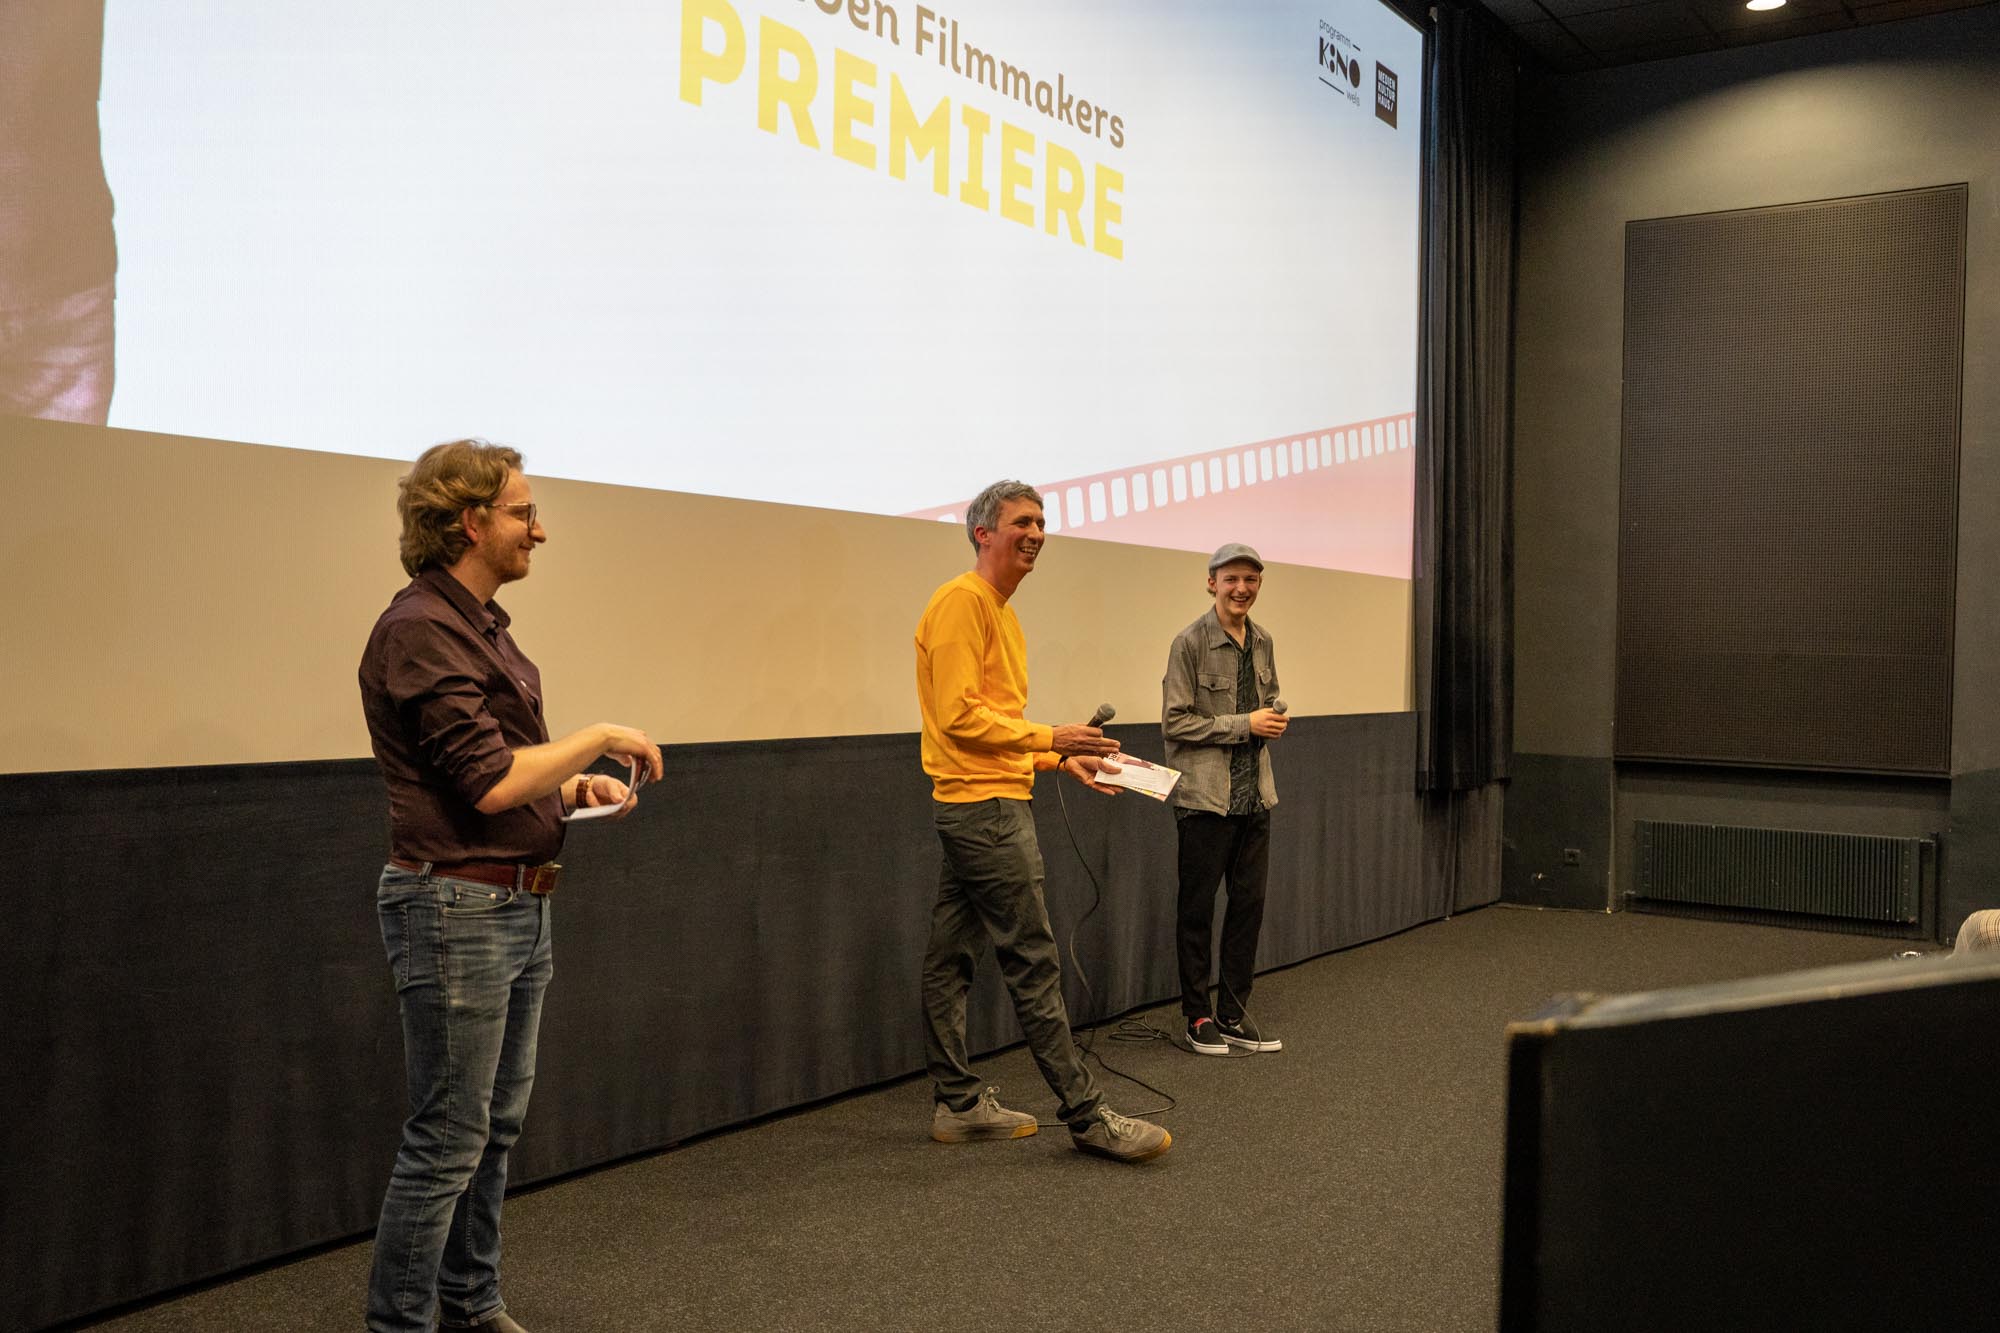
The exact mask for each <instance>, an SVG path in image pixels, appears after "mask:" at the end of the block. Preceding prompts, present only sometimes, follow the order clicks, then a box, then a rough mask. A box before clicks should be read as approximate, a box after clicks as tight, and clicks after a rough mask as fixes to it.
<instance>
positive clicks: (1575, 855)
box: [1563, 847, 1583, 866]
mask: <svg viewBox="0 0 2000 1333" xmlns="http://www.w3.org/2000/svg"><path fill="white" fill-rule="evenodd" d="M1563 864H1564V865H1565V866H1580V865H1582V864H1583V849H1582V848H1581V847H1565V848H1563Z"/></svg>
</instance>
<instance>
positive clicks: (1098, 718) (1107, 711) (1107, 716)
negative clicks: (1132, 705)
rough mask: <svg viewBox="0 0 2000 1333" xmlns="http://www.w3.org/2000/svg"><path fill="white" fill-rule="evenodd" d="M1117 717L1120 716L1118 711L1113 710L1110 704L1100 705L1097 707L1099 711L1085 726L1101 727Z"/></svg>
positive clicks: (1093, 714)
mask: <svg viewBox="0 0 2000 1333" xmlns="http://www.w3.org/2000/svg"><path fill="white" fill-rule="evenodd" d="M1117 716H1118V710H1117V709H1115V708H1113V707H1112V706H1111V705H1110V704H1099V705H1097V711H1096V712H1095V713H1092V714H1091V715H1090V721H1088V722H1086V723H1084V724H1083V725H1084V726H1086V727H1101V726H1103V725H1104V724H1105V723H1106V722H1109V721H1110V720H1111V719H1112V718H1114V717H1117Z"/></svg>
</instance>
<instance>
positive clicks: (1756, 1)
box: [1743, 0, 1785, 9]
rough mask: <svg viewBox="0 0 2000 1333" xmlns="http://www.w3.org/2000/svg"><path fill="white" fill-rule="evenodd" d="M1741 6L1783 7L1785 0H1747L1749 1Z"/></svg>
mask: <svg viewBox="0 0 2000 1333" xmlns="http://www.w3.org/2000/svg"><path fill="white" fill-rule="evenodd" d="M1743 7H1744V8H1745V9H1783V8H1784V7H1785V0H1749V3H1748V4H1746V5H1744V6H1743Z"/></svg>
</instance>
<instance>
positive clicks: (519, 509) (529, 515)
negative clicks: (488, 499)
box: [486, 500, 535, 528]
mask: <svg viewBox="0 0 2000 1333" xmlns="http://www.w3.org/2000/svg"><path fill="white" fill-rule="evenodd" d="M486 507H487V508H488V509H504V510H506V511H507V512H508V513H510V514H512V515H513V516H514V517H515V518H518V519H520V520H521V521H522V522H524V523H526V524H527V525H528V526H529V527H531V528H532V527H534V526H535V506H534V505H533V504H531V503H529V502H527V501H525V500H524V501H522V502H521V503H519V504H510V505H503V504H489V505H487V506H486Z"/></svg>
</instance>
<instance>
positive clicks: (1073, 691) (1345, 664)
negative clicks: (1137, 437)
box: [0, 418, 1410, 773]
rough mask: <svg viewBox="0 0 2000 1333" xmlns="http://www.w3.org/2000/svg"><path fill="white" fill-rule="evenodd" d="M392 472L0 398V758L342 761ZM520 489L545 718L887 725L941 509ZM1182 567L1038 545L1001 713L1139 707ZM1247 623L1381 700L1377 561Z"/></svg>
mask: <svg viewBox="0 0 2000 1333" xmlns="http://www.w3.org/2000/svg"><path fill="white" fill-rule="evenodd" d="M412 452H413V453H414V452H415V450H412ZM525 452H526V453H527V456H528V468H529V473H530V476H531V477H532V476H533V473H534V465H535V457H534V451H533V448H532V446H531V445H530V446H529V447H527V449H526V450H525ZM404 470H405V465H404V464H402V463H397V462H385V461H381V460H376V459H365V458H353V457H347V456H344V455H334V454H319V453H308V452H302V451H297V450H290V449H275V448H264V447H259V446H253V445H239V444H225V443H219V442H215V441H208V440H194V439H187V438H183V437H179V436H164V435H148V434H140V433H136V432H127V431H107V430H98V429H93V428H88V427H80V426H67V425H61V424H56V423H50V422H41V421H27V420H22V419H19V418H0V476H4V478H5V482H6V484H5V487H4V495H5V503H6V506H7V514H6V522H5V524H4V526H0V534H4V535H0V555H3V556H4V558H0V610H4V615H5V620H6V630H5V647H4V649H0V698H4V699H5V701H6V703H5V708H4V712H0V772H7V773H30V772H46V771H63V770H75V769H101V768H139V767H152V766H159V765H182V764H226V763H249V762H275V761H287V760H302V759H334V758H352V757H356V756H362V755H366V754H367V753H368V737H367V732H366V730H365V729H364V728H363V726H362V723H361V711H360V706H359V702H358V699H357V695H356V687H355V674H354V673H355V666H356V664H357V662H358V660H359V657H360V653H361V647H362V644H363V642H364V640H365V639H366V637H367V634H368V629H369V626H370V625H371V624H372V623H373V622H374V619H375V617H376V616H377V615H378V614H379V613H380V612H381V610H382V607H383V606H384V605H385V604H386V603H387V601H388V599H389V597H390V596H391V595H392V594H393V593H394V592H395V591H396V589H397V588H399V587H401V586H402V585H403V583H404V582H405V578H404V575H403V572H402V569H401V566H400V565H399V564H398V563H397V560H396V518H395V512H394V501H395V482H396V478H397V476H399V475H400V474H401V473H402V472H403V471H404ZM1003 470H1004V465H1003ZM535 496H536V499H537V500H538V501H539V502H540V504H541V506H542V513H543V523H544V526H546V527H547V528H548V530H549V534H550V540H549V544H548V546H547V547H546V548H544V550H543V551H542V552H541V553H540V554H538V555H537V557H536V562H535V563H536V570H535V574H534V576H533V577H532V578H530V579H528V580H527V581H525V582H524V583H521V584H517V585H515V586H513V587H511V588H508V589H506V590H505V591H503V593H502V594H501V601H502V603H503V604H504V605H505V606H506V607H507V608H508V610H509V611H510V612H511V613H512V614H513V616H514V618H515V634H516V637H517V638H518V639H519V640H520V642H521V644H522V646H523V648H524V649H525V650H526V651H527V652H528V654H529V655H530V656H531V657H533V658H534V659H535V661H536V662H537V664H538V665H539V666H540V667H541V669H542V675H543V680H544V683H545V686H546V689H547V694H548V698H549V723H550V726H551V728H552V729H553V730H555V731H556V732H562V731H565V730H568V729H571V728H574V727H577V726H581V725H583V724H585V723H588V722H592V721H597V720H612V721H620V722H627V723H630V724H633V725H636V726H642V727H645V728H646V729H648V730H649V731H651V732H652V734H653V735H654V737H655V738H656V739H659V740H662V741H664V742H667V743H669V744H671V743H674V742H692V741H722V740H763V739H770V738H773V737H783V736H838V735H860V734H869V733H883V732H904V731H914V730H915V729H916V725H917V720H916V718H917V714H916V704H915V701H914V699H913V697H912V692H913V684H912V681H913V676H912V671H913V661H912V650H911V645H910V635H911V632H912V630H913V628H914V626H915V624H916V620H917V616H918V614H919V613H920V612H921V611H922V609H923V604H924V601H925V599H926V598H927V597H928V596H929V594H930V592H931V590H932V589H933V588H934V587H936V586H937V585H938V584H939V583H942V582H943V581H944V580H946V579H948V578H950V577H952V576H953V575H954V574H957V573H959V572H960V571H962V570H964V569H966V568H969V567H970V563H971V548H970V547H969V546H968V545H967V543H966V540H965V536H964V532H963V529H962V528H958V527H955V526H954V527H945V526H944V525H927V524H921V523H915V522H911V521H909V520H906V519H894V518H878V517H869V516H863V515H854V514H843V513H837V512H834V511H830V510H817V509H802V508H796V507H792V506H785V505H771V504H756V503H750V502H747V501H741V500H721V499H713V498H709V497H705V496H694V495H681V494H674V493H668V492H660V491H646V490H634V489H629V488H625V487H617V486H603V485H594V484H589V483H583V482H568V481H556V480H551V479H547V478H538V479H536V480H535ZM1245 536H1246V537H1247V538H1248V539H1249V540H1250V541H1252V542H1253V543H1254V542H1255V540H1256V534H1254V533H1247V534H1245ZM1202 563H1203V562H1202V560H1201V558H1200V557H1199V556H1195V555H1189V554H1186V553H1183V552H1170V551H1159V550H1153V549H1149V548H1141V547H1132V546H1119V545H1113V544H1109V543H1104V542H1094V541H1085V540H1081V539H1071V538H1064V537H1056V538H1053V539H1051V540H1050V542H1049V547H1048V550H1047V552H1046V553H1045V554H1044V556H1043V559H1042V567H1041V568H1040V569H1039V570H1038V571H1037V572H1036V573H1035V574H1034V575H1033V576H1032V577H1031V578H1030V579H1029V580H1028V582H1027V583H1026V584H1024V585H1023V586H1022V588H1021V591H1020V592H1019V593H1018V594H1017V595H1016V597H1015V599H1014V606H1015V609H1016V610H1017V612H1018V613H1019V615H1020V617H1021V623H1022V625H1023V626H1024V627H1025V629H1026V631H1027V637H1028V645H1029V654H1030V671H1031V673H1032V678H1033V681H1034V685H1033V693H1032V695H1031V699H1030V708H1029V712H1030V716H1032V717H1035V718H1036V719H1038V720H1041V721H1065V720H1080V719H1081V718H1082V717H1083V716H1084V715H1085V714H1087V713H1088V712H1089V711H1090V709H1091V708H1092V707H1094V706H1095V705H1096V704H1097V703H1098V702H1100V701H1102V700H1108V701H1110V702H1111V703H1113V704H1115V705H1116V706H1117V707H1118V710H1119V717H1120V720H1121V721H1157V720H1158V718H1159V699H1160V692H1159V682H1160V671H1161V667H1162V665H1163V663H1164V662H1165V658H1166V648H1167V643H1168V640H1169V639H1170V638H1171V637H1172V635H1173V634H1174V633H1175V632H1176V631H1177V630H1179V629H1180V628H1181V626H1183V625H1184V624H1186V623H1187V622H1188V621H1190V620H1192V619H1193V618H1194V617H1195V616H1196V615H1198V614H1199V613H1200V612H1201V611H1202V610H1203V609H1204V607H1205V605H1206V598H1207V594H1206V592H1205V591H1204V589H1203V587H1202V580H1203V571H1202ZM1257 617H1258V619H1259V620H1260V621H1261V622H1263V623H1264V624H1266V625H1267V626H1268V627H1269V628H1270V629H1271V631H1272V632H1273V634H1274V635H1275V636H1276V639H1277V643H1278V662H1279V668H1280V675H1281V678H1282V683H1283V687H1284V694H1285V697H1286V699H1287V701H1288V702H1289V703H1290V704H1291V706H1292V709H1293V711H1294V712H1295V713H1298V714H1302V715H1304V714H1321V713H1372V712H1395V711H1400V710H1404V709H1407V708H1408V707H1409V706H1410V647H1409V617H1410V585H1409V584H1408V583H1407V582H1406V581H1404V580H1400V579H1385V578H1379V577H1372V576H1367V575H1359V574H1344V573H1336V572H1332V571H1327V570H1316V569H1303V568H1296V567H1291V566H1284V567H1277V566H1274V567H1273V568H1272V569H1271V570H1270V571H1269V573H1268V574H1267V586H1266V590H1265V592H1264V595H1263V598H1262V600H1261V601H1260V602H1259V604H1258V610H1257Z"/></svg>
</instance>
